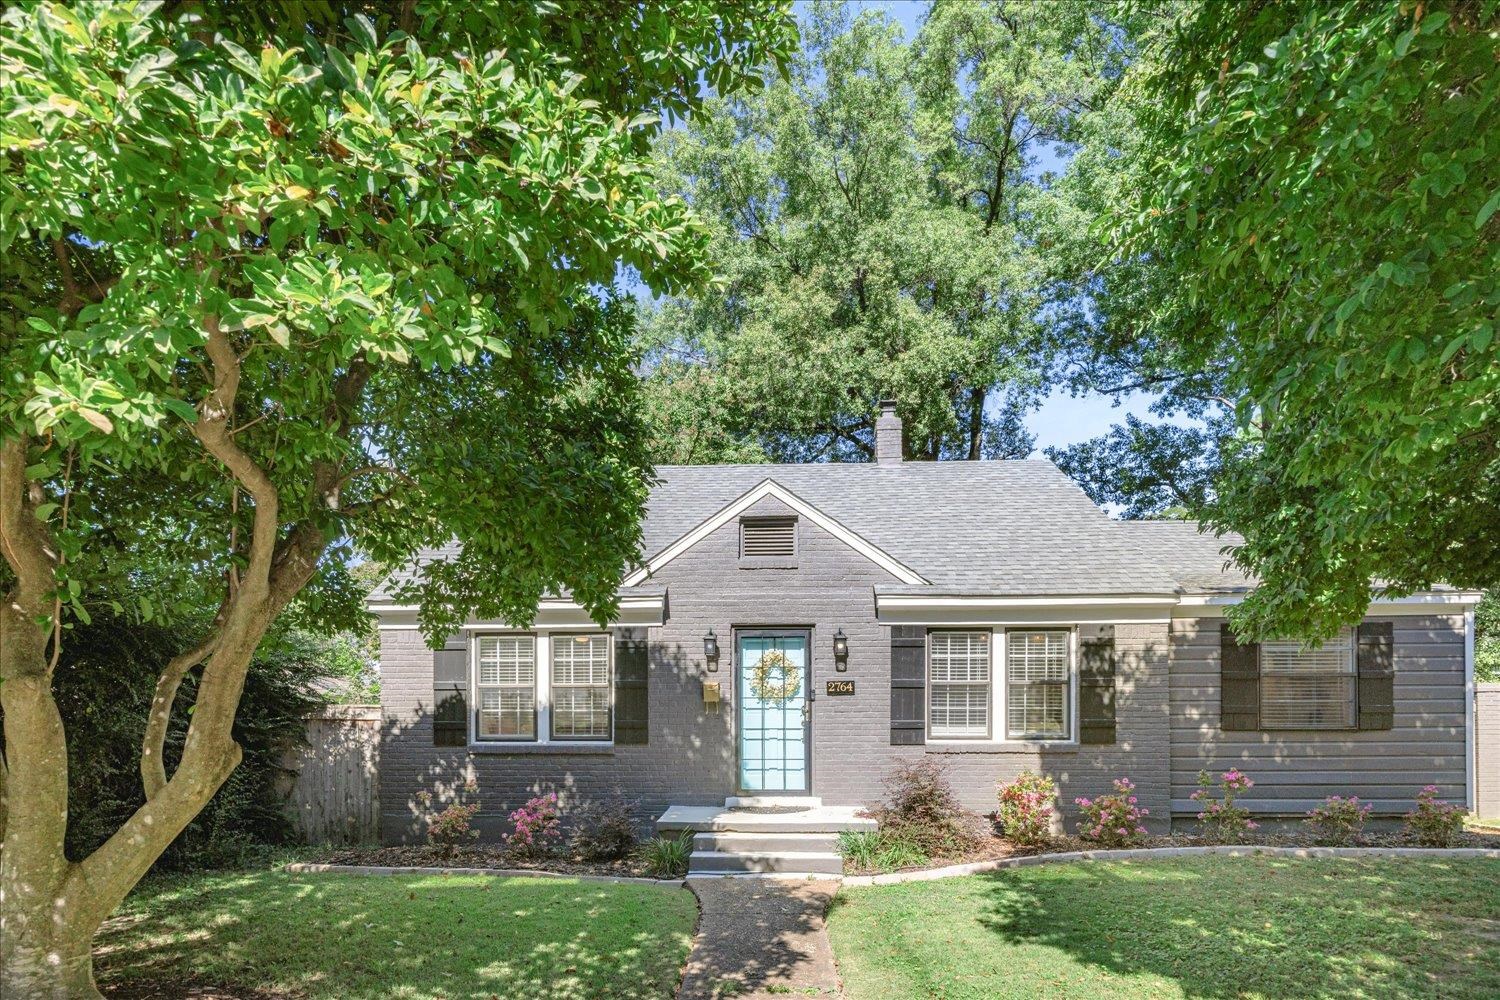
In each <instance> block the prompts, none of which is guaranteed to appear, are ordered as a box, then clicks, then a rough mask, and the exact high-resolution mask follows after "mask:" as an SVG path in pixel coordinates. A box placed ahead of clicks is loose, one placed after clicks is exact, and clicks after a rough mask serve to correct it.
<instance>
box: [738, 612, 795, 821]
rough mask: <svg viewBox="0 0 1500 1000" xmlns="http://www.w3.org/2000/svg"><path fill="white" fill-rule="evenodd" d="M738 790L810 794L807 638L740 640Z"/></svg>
mask: <svg viewBox="0 0 1500 1000" xmlns="http://www.w3.org/2000/svg"><path fill="white" fill-rule="evenodd" d="M739 642H740V648H739V656H738V657H736V659H737V661H738V663H739V679H738V680H739V706H740V726H739V730H740V790H741V791H746V792H805V791H807V716H806V712H805V708H806V706H807V685H808V677H807V637H806V636H804V635H774V636H773V635H747V636H741V637H740V640H739Z"/></svg>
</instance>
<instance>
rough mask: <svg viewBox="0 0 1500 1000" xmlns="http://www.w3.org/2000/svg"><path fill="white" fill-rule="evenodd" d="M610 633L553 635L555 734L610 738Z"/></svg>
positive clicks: (570, 737)
mask: <svg viewBox="0 0 1500 1000" xmlns="http://www.w3.org/2000/svg"><path fill="white" fill-rule="evenodd" d="M609 642H610V640H609V636H607V635H554V636H553V637H552V738H553V739H555V740H605V739H609V711H610V679H609Z"/></svg>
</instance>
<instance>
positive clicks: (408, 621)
mask: <svg viewBox="0 0 1500 1000" xmlns="http://www.w3.org/2000/svg"><path fill="white" fill-rule="evenodd" d="M666 607H667V599H666V596H665V595H663V594H650V595H636V596H630V597H622V598H620V611H619V613H618V614H617V615H615V619H614V621H612V622H610V627H611V628H625V627H635V626H646V627H649V626H653V625H660V624H662V622H663V620H664V619H665V616H666ZM370 611H372V612H374V613H375V614H376V615H378V616H379V617H380V622H379V624H378V626H377V627H378V628H379V629H381V630H382V631H398V630H402V629H414V628H417V627H418V625H417V607H416V605H414V604H372V605H370ZM514 627H517V626H512V625H510V624H509V623H507V622H503V621H497V620H488V621H481V620H479V619H470V620H469V621H468V622H467V623H465V624H464V625H463V628H465V629H486V628H493V629H507V628H514ZM531 627H532V628H539V629H555V628H578V629H597V628H598V627H599V624H598V623H597V622H595V621H594V620H593V619H592V618H590V617H589V614H588V612H587V611H585V610H584V609H583V608H582V606H580V605H579V604H577V603H576V602H574V601H568V600H562V599H556V598H549V599H547V600H544V601H541V602H540V603H538V605H537V610H536V621H535V622H533V623H532V625H531Z"/></svg>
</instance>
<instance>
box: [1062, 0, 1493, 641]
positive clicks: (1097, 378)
mask: <svg viewBox="0 0 1500 1000" xmlns="http://www.w3.org/2000/svg"><path fill="white" fill-rule="evenodd" d="M1497 17H1500V15H1497V12H1496V8H1495V6H1494V5H1493V4H1474V3H1466V2H1434V3H1428V4H1403V3H1399V2H1397V0H1350V2H1340V3H1324V4H1307V5H1293V4H1216V3H1205V4H1196V5H1192V6H1191V7H1189V8H1187V9H1186V10H1185V11H1184V12H1183V13H1182V14H1181V16H1180V17H1178V18H1176V20H1175V22H1174V23H1173V24H1172V25H1171V30H1169V31H1165V32H1161V33H1160V34H1159V35H1158V36H1157V37H1158V38H1159V40H1160V42H1161V44H1160V45H1159V46H1158V47H1155V48H1153V49H1151V50H1149V51H1148V52H1147V54H1146V56H1145V57H1144V58H1143V59H1142V60H1140V62H1138V63H1137V65H1136V66H1135V67H1134V68H1133V69H1132V71H1131V74H1130V78H1129V79H1128V81H1127V82H1126V84H1125V85H1124V86H1123V87H1122V88H1121V89H1120V91H1119V92H1118V95H1117V98H1116V102H1115V103H1116V107H1115V112H1114V113H1115V115H1116V116H1117V124H1119V125H1120V127H1119V128H1118V129H1117V130H1116V131H1115V132H1114V133H1113V134H1112V135H1109V136H1104V137H1101V142H1100V144H1099V149H1098V150H1097V151H1096V152H1095V153H1094V155H1095V156H1096V157H1103V156H1107V155H1109V152H1110V151H1111V150H1113V151H1116V152H1121V151H1123V152H1124V153H1126V154H1127V155H1124V156H1121V157H1120V158H1119V162H1120V167H1121V172H1122V174H1123V176H1124V183H1123V188H1122V189H1121V190H1122V193H1123V195H1124V197H1123V198H1122V199H1121V209H1120V212H1119V214H1118V215H1117V219H1116V226H1115V228H1114V230H1113V233H1112V236H1113V240H1112V244H1111V245H1112V249H1113V251H1114V253H1115V257H1114V259H1113V260H1111V261H1110V262H1109V263H1108V264H1107V265H1106V266H1104V267H1102V268H1100V269H1098V271H1096V277H1097V294H1096V295H1095V297H1094V301H1095V303H1096V305H1097V307H1098V309H1099V315H1098V317H1097V322H1098V326H1097V328H1096V329H1097V332H1098V336H1096V337H1095V338H1093V339H1092V341H1091V342H1090V343H1089V345H1088V346H1087V347H1086V348H1083V349H1081V350H1080V351H1079V353H1078V356H1077V357H1078V360H1079V361H1080V371H1081V372H1082V373H1084V377H1085V379H1086V380H1087V381H1088V382H1089V383H1090V384H1092V385H1093V386H1094V387H1097V388H1117V389H1119V388H1147V389H1152V390H1155V391H1158V392H1162V393H1164V398H1163V401H1162V403H1161V404H1160V405H1159V410H1160V411H1162V412H1166V413H1175V414H1178V415H1181V414H1186V415H1188V416H1191V417H1198V418H1201V419H1203V421H1204V423H1203V424H1202V425H1201V426H1200V427H1198V428H1196V429H1193V430H1191V431H1187V432H1171V431H1162V432H1158V433H1155V434H1152V435H1142V434H1139V433H1130V432H1128V431H1127V432H1121V433H1117V434H1116V435H1115V436H1114V437H1113V438H1112V439H1108V440H1104V441H1100V442H1095V443H1093V444H1092V445H1090V446H1087V447H1085V448H1082V449H1074V450H1073V451H1072V452H1071V453H1069V454H1068V455H1066V456H1062V457H1063V458H1064V460H1065V462H1071V463H1072V464H1073V467H1074V468H1075V471H1077V472H1080V473H1082V474H1083V476H1084V478H1085V481H1086V482H1087V483H1088V484H1089V485H1090V488H1091V490H1092V491H1093V492H1094V493H1095V495H1096V496H1097V497H1100V498H1104V499H1115V500H1126V501H1129V500H1130V499H1131V498H1129V497H1126V496H1123V495H1122V493H1121V489H1122V487H1124V489H1125V490H1126V492H1130V484H1131V483H1132V482H1134V483H1137V484H1139V485H1140V490H1139V491H1136V495H1135V499H1137V500H1140V501H1141V503H1142V505H1143V510H1142V512H1146V511H1148V510H1151V509H1160V508H1161V507H1162V506H1164V505H1169V504H1180V503H1186V504H1188V505H1189V506H1190V507H1191V508H1192V509H1193V512H1194V513H1196V514H1197V515H1199V516H1201V517H1202V518H1204V519H1205V520H1206V521H1207V523H1208V524H1209V525H1210V526H1211V527H1212V528H1214V529H1217V530H1232V531H1237V532H1239V533H1240V534H1242V535H1243V536H1244V538H1245V542H1244V544H1243V546H1240V547H1238V548H1237V549H1236V550H1235V552H1234V554H1233V555H1234V559H1235V561H1236V562H1238V563H1239V564H1240V565H1241V566H1243V567H1244V568H1245V569H1246V570H1248V571H1250V572H1252V573H1254V574H1255V575H1256V576H1258V577H1259V578H1260V579H1261V581H1262V584H1263V585H1262V586H1261V587H1260V589H1259V590H1258V591H1257V592H1256V594H1255V595H1254V596H1253V597H1252V598H1251V599H1250V600H1249V601H1247V602H1246V603H1245V604H1244V605H1242V606H1241V607H1240V608H1239V609H1238V610H1237V611H1236V613H1235V618H1236V622H1237V624H1238V625H1239V626H1240V627H1242V628H1243V629H1244V630H1245V631H1246V632H1248V633H1251V634H1256V635H1265V634H1292V635H1301V636H1308V637H1322V636H1327V635H1329V634H1331V633H1332V632H1333V631H1334V630H1335V629H1336V628H1337V627H1339V626H1340V625H1341V624H1346V623H1348V622H1350V621H1353V620H1356V619H1358V618H1359V617H1360V615H1362V614H1363V612H1364V610H1365V608H1366V606H1367V605H1368V603H1369V600H1370V597H1371V583H1372V581H1376V580H1379V581H1383V582H1384V586H1385V588H1386V590H1387V592H1388V593H1391V594H1397V595H1399V594H1404V593H1410V592H1412V591H1413V590H1417V589H1421V588H1425V587H1428V586H1430V585H1432V584H1434V583H1437V582H1447V583H1450V584H1454V585H1458V586H1466V587H1485V586H1493V585H1495V583H1496V582H1497V581H1500V433H1497V429H1500V364H1497V351H1500V346H1497V343H1496V338H1495V312H1496V305H1497V294H1500V285H1497V281H1500V241H1497V239H1496V237H1497V236H1500V228H1497V227H1500V218H1497V217H1496V210H1497V208H1500V167H1497V163H1500V120H1497V107H1500V103H1497V98H1500V77H1497V75H1496V73H1495V67H1494V53H1495V47H1494V41H1495V32H1496V30H1497V26H1500V20H1497ZM1184 434H1187V435H1189V436H1187V437H1185V436H1184ZM1199 449H1201V451H1200V457H1199V459H1198V462H1200V463H1201V464H1200V465H1198V466H1197V469H1198V471H1199V472H1201V473H1203V475H1202V477H1201V478H1199V477H1196V476H1195V478H1196V479H1197V481H1196V482H1195V484H1194V486H1193V488H1192V489H1191V490H1188V491H1186V492H1184V493H1179V494H1176V495H1169V493H1168V492H1166V491H1161V490H1159V489H1158V487H1159V486H1160V483H1161V477H1160V476H1158V475H1152V476H1147V477H1144V478H1143V477H1140V476H1137V475H1136V474H1135V473H1137V472H1139V471H1141V470H1142V469H1147V470H1155V471H1157V472H1160V471H1162V470H1164V469H1166V468H1167V467H1176V468H1179V469H1180V468H1183V467H1184V465H1185V464H1187V467H1188V468H1189V469H1192V468H1194V466H1192V465H1191V464H1188V463H1189V462H1190V460H1189V458H1188V455H1187V454H1186V453H1185V452H1191V451H1193V450H1199Z"/></svg>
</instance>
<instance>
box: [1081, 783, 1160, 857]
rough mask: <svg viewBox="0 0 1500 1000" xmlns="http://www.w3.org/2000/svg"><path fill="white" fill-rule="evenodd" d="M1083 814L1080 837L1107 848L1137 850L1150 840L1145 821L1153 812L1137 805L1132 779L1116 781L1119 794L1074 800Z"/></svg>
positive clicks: (1116, 790)
mask: <svg viewBox="0 0 1500 1000" xmlns="http://www.w3.org/2000/svg"><path fill="white" fill-rule="evenodd" d="M1073 803H1074V805H1076V806H1078V808H1079V810H1080V811H1082V813H1083V819H1082V820H1080V821H1079V823H1078V836H1080V837H1082V838H1083V839H1084V840H1087V841H1090V842H1091V843H1095V844H1099V845H1101V846H1103V847H1134V846H1135V845H1137V844H1139V843H1141V842H1142V841H1144V840H1145V839H1146V827H1145V826H1144V825H1143V823H1142V821H1143V820H1144V819H1145V818H1146V817H1147V816H1149V815H1151V810H1150V809H1144V808H1142V807H1141V806H1140V805H1139V804H1137V800H1136V796H1135V783H1134V782H1132V781H1131V780H1130V779H1129V778H1116V779H1115V793H1114V794H1113V795H1101V796H1099V797H1098V798H1094V799H1089V798H1077V799H1074V800H1073Z"/></svg>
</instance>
